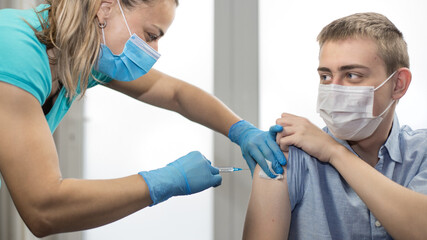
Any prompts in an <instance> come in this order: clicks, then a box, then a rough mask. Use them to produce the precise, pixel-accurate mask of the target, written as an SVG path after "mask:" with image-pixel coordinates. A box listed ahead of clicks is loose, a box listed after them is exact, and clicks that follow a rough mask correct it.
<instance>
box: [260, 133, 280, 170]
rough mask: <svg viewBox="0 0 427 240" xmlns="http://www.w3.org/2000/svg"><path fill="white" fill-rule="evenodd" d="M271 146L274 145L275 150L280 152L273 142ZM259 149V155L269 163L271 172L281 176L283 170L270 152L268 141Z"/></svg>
mask: <svg viewBox="0 0 427 240" xmlns="http://www.w3.org/2000/svg"><path fill="white" fill-rule="evenodd" d="M271 142H273V141H271ZM273 144H274V145H276V148H277V149H278V150H279V151H280V149H279V146H277V144H276V143H274V142H273ZM259 149H260V151H261V153H262V154H263V155H264V159H267V160H269V161H270V162H271V167H272V168H273V171H274V172H275V173H277V174H282V173H283V168H282V167H281V166H280V163H279V161H278V159H277V158H276V156H275V155H274V153H273V151H271V149H270V147H269V145H268V140H267V143H266V144H265V145H262V146H260V147H259ZM282 155H283V154H282Z"/></svg>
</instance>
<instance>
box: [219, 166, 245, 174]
mask: <svg viewBox="0 0 427 240" xmlns="http://www.w3.org/2000/svg"><path fill="white" fill-rule="evenodd" d="M218 170H219V172H220V173H226V172H237V171H241V170H243V169H242V168H236V167H219V168H218Z"/></svg>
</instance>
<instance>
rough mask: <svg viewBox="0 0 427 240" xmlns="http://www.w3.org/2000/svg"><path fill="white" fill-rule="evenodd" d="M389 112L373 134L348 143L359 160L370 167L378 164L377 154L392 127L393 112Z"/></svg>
mask: <svg viewBox="0 0 427 240" xmlns="http://www.w3.org/2000/svg"><path fill="white" fill-rule="evenodd" d="M390 110H391V111H390V112H389V114H387V116H386V117H385V118H384V119H383V121H382V122H381V124H380V125H379V126H378V128H377V129H376V130H375V132H374V133H373V134H372V135H371V136H370V137H368V138H366V139H363V140H361V141H357V142H351V141H348V144H349V145H350V147H351V148H352V149H353V150H354V152H356V153H357V155H359V157H360V158H361V159H363V160H364V161H365V162H367V163H368V164H369V165H371V166H372V167H375V165H376V164H377V163H378V160H379V159H378V152H379V151H380V148H381V146H382V145H383V144H384V143H385V142H386V140H387V138H388V136H389V134H390V132H391V128H392V126H393V117H394V111H393V110H392V109H390Z"/></svg>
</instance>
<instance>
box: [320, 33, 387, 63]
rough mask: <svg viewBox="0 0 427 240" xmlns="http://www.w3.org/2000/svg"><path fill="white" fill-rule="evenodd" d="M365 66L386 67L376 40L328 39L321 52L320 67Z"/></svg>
mask: <svg viewBox="0 0 427 240" xmlns="http://www.w3.org/2000/svg"><path fill="white" fill-rule="evenodd" d="M357 65H358V66H364V67H367V68H375V67H379V66H383V67H385V63H384V61H383V60H382V58H381V57H380V56H379V54H378V47H377V44H376V42H374V41H373V40H370V39H360V38H358V39H354V38H352V39H344V40H334V41H327V42H325V43H324V44H323V46H322V47H321V49H320V52H319V67H329V68H330V67H333V68H335V69H338V68H342V67H343V66H357Z"/></svg>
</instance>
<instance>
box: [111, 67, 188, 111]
mask: <svg viewBox="0 0 427 240" xmlns="http://www.w3.org/2000/svg"><path fill="white" fill-rule="evenodd" d="M186 85H188V84H187V83H185V82H183V81H181V80H179V79H176V78H173V77H171V76H169V75H167V74H164V73H162V72H160V71H158V70H156V69H151V70H150V71H149V72H148V73H147V74H145V75H144V76H142V77H140V78H138V79H136V80H134V81H130V82H123V81H117V80H113V81H111V82H110V83H108V84H107V85H106V86H107V87H109V88H111V89H114V90H116V91H119V92H121V93H123V94H126V95H128V96H130V97H132V98H135V99H138V100H140V101H143V102H145V103H148V104H151V105H154V106H157V107H162V108H166V109H170V110H174V109H175V108H176V105H175V99H176V94H177V92H178V91H179V89H180V88H181V87H183V86H186Z"/></svg>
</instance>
